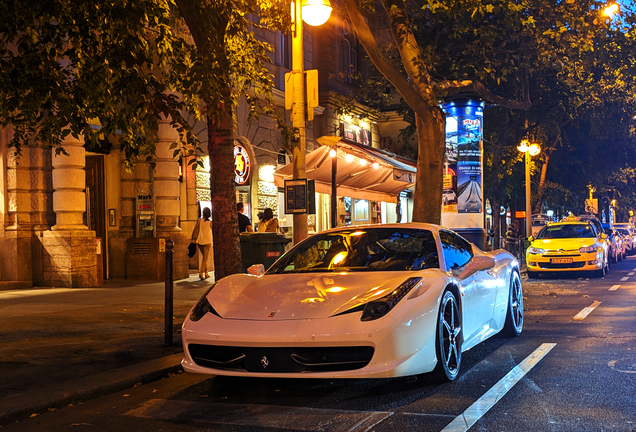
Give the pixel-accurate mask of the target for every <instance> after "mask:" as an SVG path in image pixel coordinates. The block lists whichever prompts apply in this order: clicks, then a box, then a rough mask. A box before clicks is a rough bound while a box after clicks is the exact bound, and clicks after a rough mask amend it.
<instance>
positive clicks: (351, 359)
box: [188, 344, 375, 373]
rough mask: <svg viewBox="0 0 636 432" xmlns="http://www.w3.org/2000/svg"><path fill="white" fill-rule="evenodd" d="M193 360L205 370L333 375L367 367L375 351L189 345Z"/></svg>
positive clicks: (331, 348) (334, 348)
mask: <svg viewBox="0 0 636 432" xmlns="http://www.w3.org/2000/svg"><path fill="white" fill-rule="evenodd" d="M188 351H189V352H190V356H191V357H192V360H194V362H195V363H196V364H197V365H199V366H203V367H209V368H213V369H225V370H244V371H247V372H262V373H268V372H330V371H345V370H354V369H360V368H363V367H365V366H366V365H368V364H369V362H370V361H371V358H372V357H373V353H374V351H375V350H374V348H373V347H369V346H359V347H316V348H305V347H298V348H297V347H285V348H253V347H232V346H217V345H201V344H189V345H188Z"/></svg>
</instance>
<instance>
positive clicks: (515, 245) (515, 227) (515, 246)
mask: <svg viewBox="0 0 636 432" xmlns="http://www.w3.org/2000/svg"><path fill="white" fill-rule="evenodd" d="M520 236H521V231H520V230H519V221H518V220H514V221H512V223H511V224H510V225H508V228H507V229H506V241H505V243H506V250H507V251H508V252H510V253H511V254H513V255H514V256H515V257H517V258H518V257H519V237H520Z"/></svg>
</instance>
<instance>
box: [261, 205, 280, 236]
mask: <svg viewBox="0 0 636 432" xmlns="http://www.w3.org/2000/svg"><path fill="white" fill-rule="evenodd" d="M258 232H274V233H277V232H278V219H276V218H275V217H274V212H273V211H272V209H271V208H266V209H265V210H263V219H261V221H260V222H259V223H258Z"/></svg>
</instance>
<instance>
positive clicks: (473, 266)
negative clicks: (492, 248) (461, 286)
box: [459, 255, 495, 279]
mask: <svg viewBox="0 0 636 432" xmlns="http://www.w3.org/2000/svg"><path fill="white" fill-rule="evenodd" d="M494 266H495V260H494V259H493V258H491V257H489V256H483V255H476V256H474V257H473V259H472V260H470V262H469V263H468V264H466V267H465V268H464V270H463V271H462V272H461V273H460V274H459V278H460V279H466V278H467V277H469V276H472V275H473V274H475V273H476V272H478V271H482V270H489V269H491V268H493V267H494Z"/></svg>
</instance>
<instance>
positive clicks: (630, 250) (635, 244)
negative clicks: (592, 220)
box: [614, 223, 636, 255]
mask: <svg viewBox="0 0 636 432" xmlns="http://www.w3.org/2000/svg"><path fill="white" fill-rule="evenodd" d="M614 228H615V229H616V230H617V231H618V232H619V233H620V234H621V235H622V236H623V238H624V239H625V250H626V252H627V255H634V254H635V253H636V230H634V227H632V225H631V224H629V223H617V224H614Z"/></svg>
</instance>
